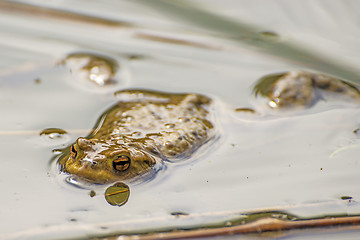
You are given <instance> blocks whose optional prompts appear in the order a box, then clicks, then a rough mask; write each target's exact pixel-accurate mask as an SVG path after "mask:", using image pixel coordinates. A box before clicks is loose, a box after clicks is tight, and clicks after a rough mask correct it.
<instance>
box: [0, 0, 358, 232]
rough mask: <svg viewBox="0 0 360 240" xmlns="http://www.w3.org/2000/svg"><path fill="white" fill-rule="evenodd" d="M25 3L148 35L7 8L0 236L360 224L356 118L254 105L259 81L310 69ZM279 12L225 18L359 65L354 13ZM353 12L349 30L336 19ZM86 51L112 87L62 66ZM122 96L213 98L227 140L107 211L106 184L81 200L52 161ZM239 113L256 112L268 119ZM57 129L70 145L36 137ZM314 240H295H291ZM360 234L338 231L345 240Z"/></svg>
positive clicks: (239, 48)
mask: <svg viewBox="0 0 360 240" xmlns="http://www.w3.org/2000/svg"><path fill="white" fill-rule="evenodd" d="M30 2H32V3H34V4H38V5H40V6H49V7H52V8H54V9H65V10H71V11H72V12H76V13H79V14H80V13H81V14H87V15H91V16H94V17H95V16H96V17H103V18H106V19H110V20H112V21H126V22H127V23H130V25H131V24H137V25H140V26H141V27H138V26H136V27H134V26H129V25H127V26H125V27H122V26H121V24H114V25H111V26H110V25H109V23H106V24H103V23H102V22H100V23H101V24H96V23H93V22H91V21H89V20H88V19H85V20H84V18H81V17H80V18H79V19H76V18H70V19H69V16H66V17H63V16H58V15H56V14H50V16H46V15H43V16H39V15H34V14H31V13H30V14H28V13H29V12H27V13H24V12H19V11H15V12H10V11H9V10H8V9H6V8H5V6H4V5H3V6H0V10H2V11H1V12H0V32H1V35H0V51H1V52H2V54H1V57H0V78H1V80H0V109H1V112H2V115H1V116H2V117H1V120H0V139H1V142H2V145H1V157H0V161H1V164H2V165H1V166H2V167H1V170H0V171H1V174H0V184H1V189H2V198H1V200H0V205H1V208H0V217H1V222H2V225H1V227H0V233H1V235H0V238H5V239H7V238H8V239H59V238H65V239H66V238H69V239H71V238H75V237H88V236H97V235H106V234H110V233H113V232H126V233H129V232H136V231H146V230H153V229H166V228H171V227H173V226H175V227H181V226H187V227H188V226H194V225H199V224H205V225H206V224H207V223H214V222H219V221H224V220H227V219H231V218H233V217H235V216H238V215H239V213H242V212H246V211H251V210H258V209H268V208H269V209H279V210H285V211H288V212H289V213H291V214H294V215H297V216H301V217H306V218H311V217H316V216H323V215H331V214H334V215H337V214H342V215H343V214H349V215H356V214H359V213H360V206H359V205H358V204H357V200H358V199H359V198H360V192H359V188H358V183H359V182H360V175H359V170H360V165H359V160H358V157H357V156H358V154H359V151H360V139H359V136H358V135H357V134H355V133H354V132H353V131H354V130H356V129H358V128H359V127H360V121H359V119H360V111H359V108H358V106H356V105H353V104H352V105H351V104H344V103H338V102H336V101H329V102H325V101H320V102H319V103H317V104H316V105H315V106H314V107H313V108H311V109H309V110H305V111H296V112H290V113H289V112H287V113H274V111H273V110H271V109H268V108H267V107H266V105H265V104H264V101H262V100H261V99H255V98H254V96H253V95H252V87H253V86H254V84H255V82H256V80H258V79H259V78H260V77H262V76H264V75H266V74H270V73H276V72H282V71H288V70H292V69H303V68H304V66H303V65H302V64H301V63H298V64H295V63H294V62H292V61H291V60H289V61H285V60H281V59H278V58H277V57H273V56H269V55H265V54H262V53H259V52H258V51H253V50H251V49H250V48H249V47H247V45H236V44H234V43H230V42H228V41H226V40H223V39H218V38H215V37H213V36H209V35H204V34H200V33H199V32H197V31H195V30H194V26H192V25H191V24H188V25H186V24H185V25H184V24H180V23H179V22H178V21H177V20H172V19H168V18H166V17H163V16H162V15H161V14H159V13H158V12H156V11H153V10H151V9H149V8H146V7H144V6H141V5H136V4H135V3H131V2H128V1H119V2H118V1H110V0H109V1H103V2H98V1H96V2H86V5H84V1H71V3H70V2H66V1H65V2H45V1H28V3H30ZM199 2H204V1H199ZM271 2H272V4H270V5H268V7H271V8H269V11H266V12H263V11H264V10H261V9H260V8H259V7H257V6H255V5H254V3H252V1H240V2H231V1H229V5H230V4H235V5H237V4H239V5H238V6H242V7H241V8H240V7H239V8H238V9H239V11H238V12H237V11H236V10H235V8H234V9H232V8H229V7H226V6H225V7H223V8H221V9H219V11H220V12H222V13H225V14H228V15H229V16H234V17H236V18H240V19H241V18H243V19H245V20H247V21H249V22H253V23H256V24H259V25H262V26H264V28H263V29H261V30H262V31H275V32H278V33H279V35H280V37H281V38H282V39H283V41H290V42H291V41H293V40H295V39H296V40H297V41H300V42H303V44H304V45H310V46H311V47H312V48H313V49H315V48H318V50H319V52H323V53H324V56H327V55H329V56H332V57H333V58H334V59H335V60H337V61H338V62H341V64H342V65H344V62H345V63H349V65H351V66H355V67H356V66H357V64H356V62H357V61H359V58H360V55H359V54H358V53H357V51H354V49H355V50H356V47H357V46H356V44H355V43H356V41H355V40H354V39H357V37H358V36H357V35H358V34H359V33H358V31H355V30H354V29H355V28H354V27H353V25H352V24H351V23H352V18H353V17H352V14H354V12H353V11H352V10H351V9H352V8H351V6H352V5H354V4H355V3H354V2H344V4H339V3H337V2H332V4H329V5H328V6H325V5H324V4H321V1H319V2H317V1H314V2H313V3H310V1H305V2H304V3H296V4H295V3H293V4H295V5H293V4H290V3H286V2H285V1H278V2H277V1H271ZM212 4H216V2H214V3H212ZM312 4H313V5H312ZM310 6H316V8H309V7H310ZM299 8H300V9H312V10H311V11H307V14H308V15H309V18H310V19H312V22H311V23H309V22H306V21H302V18H301V16H300V15H298V14H300V13H299V12H301V10H298V9H299ZM5 9H6V10H5ZM244 9H248V10H247V11H245V10H244ZM270 9H271V11H270ZM321 9H323V10H321ZM346 11H347V13H348V16H349V17H348V18H345V17H344V16H343V15H340V13H343V12H346ZM249 12H253V14H249ZM320 12H322V13H323V14H324V15H325V16H327V19H329V18H330V19H332V24H333V25H334V26H337V25H338V24H339V25H340V23H344V24H345V23H348V25H346V26H347V27H346V28H343V29H339V28H337V29H338V31H343V34H338V33H337V32H336V34H335V33H334V32H333V31H330V27H328V25H327V22H325V20H322V18H321V19H320V17H319V13H320ZM279 14H280V15H279ZM72 16H73V15H72ZM256 16H259V17H256ZM337 17H339V18H338V22H337V21H335V20H334V19H336V18H337ZM309 21H310V20H309ZM98 23H99V22H98ZM349 33H351V34H349ZM169 39H170V40H169ZM334 46H336V48H335V47H334ZM77 51H82V52H84V51H87V52H94V53H100V54H104V55H106V56H109V57H111V58H113V59H115V60H116V61H117V62H118V63H119V71H118V73H117V75H116V76H115V80H116V83H114V84H111V85H109V86H105V87H98V86H96V84H93V83H84V82H82V81H80V80H79V78H78V77H77V76H75V75H74V74H72V73H70V72H69V69H68V68H66V67H64V66H61V65H59V64H58V63H59V61H60V60H61V59H63V58H64V57H65V56H67V55H68V54H70V53H72V52H77ZM349 53H351V54H349ZM345 65H346V64H345ZM309 68H311V66H309ZM125 88H146V89H156V90H161V91H170V92H197V93H202V94H206V95H208V96H210V97H213V98H214V99H215V101H216V109H217V119H218V122H219V125H221V129H220V130H219V131H221V138H220V139H219V141H218V142H217V143H216V144H215V145H212V146H211V149H206V151H204V152H203V154H197V155H195V156H194V158H192V159H189V160H186V161H184V162H182V163H177V164H172V163H168V164H167V165H166V167H165V168H163V169H161V170H160V171H159V172H158V174H157V175H156V177H155V178H154V179H152V180H151V181H148V182H145V183H141V184H129V187H130V196H129V199H128V202H127V203H126V204H125V205H123V206H121V207H117V206H111V205H109V204H108V203H107V201H106V200H105V198H104V192H105V190H106V187H104V186H91V187H89V188H86V189H81V188H77V187H74V186H73V185H71V184H68V183H66V182H65V178H66V175H64V174H59V172H58V171H57V168H56V166H55V163H52V162H51V159H52V158H53V157H54V154H55V153H53V152H52V150H53V149H57V148H61V147H64V146H67V145H68V144H70V143H72V142H73V141H74V140H75V139H76V138H77V137H79V136H85V135H87V133H88V132H89V131H90V129H91V128H92V127H93V125H94V123H95V121H96V120H97V118H98V117H99V116H100V114H101V113H102V112H103V111H104V110H106V109H107V108H108V107H109V106H111V105H112V104H113V103H114V102H115V101H116V98H115V97H114V95H113V92H115V91H116V90H120V89H125ZM236 108H255V109H256V110H258V111H260V112H262V114H261V115H254V114H251V113H247V112H241V111H235V109H236ZM48 128H59V129H63V130H65V131H66V132H67V133H66V134H64V135H61V134H60V135H56V134H55V135H52V136H50V135H47V134H42V135H41V134H40V133H41V132H42V131H43V130H44V129H48ZM91 190H93V191H94V192H91ZM94 193H95V195H94ZM90 195H91V196H90ZM342 196H350V197H352V201H351V202H349V201H348V200H342V199H341V197H342ZM172 213H173V214H172ZM174 213H182V214H184V215H185V217H179V216H178V215H177V214H174ZM317 234H319V233H314V234H313V235H311V234H310V235H309V233H307V235H306V234H304V235H301V233H299V234H298V235H294V236H292V237H290V239H291V238H293V239H297V237H299V238H301V237H304V238H309V239H310V238H316V237H318V235H317ZM357 234H358V231H354V230H353V231H347V232H337V233H336V235H337V236H339V238H342V239H353V238H352V237H353V236H356V235H357Z"/></svg>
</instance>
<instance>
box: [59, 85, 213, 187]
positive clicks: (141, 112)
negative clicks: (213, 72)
mask: <svg viewBox="0 0 360 240" xmlns="http://www.w3.org/2000/svg"><path fill="white" fill-rule="evenodd" d="M116 96H117V97H119V98H120V101H119V102H118V103H117V104H115V105H114V106H112V107H111V108H110V109H108V110H107V111H106V112H105V113H104V114H103V115H102V116H101V117H100V118H99V120H98V123H97V124H96V126H95V128H94V130H93V131H92V132H91V133H90V134H89V135H88V136H87V137H86V138H82V137H80V138H78V139H77V140H76V142H75V143H74V144H72V145H71V146H70V147H68V148H66V149H64V150H63V153H62V155H60V157H59V160H58V164H59V165H60V169H61V170H62V171H63V172H67V173H70V174H71V175H73V176H77V177H78V178H80V179H83V180H86V181H88V182H91V183H100V184H105V183H112V182H115V181H124V180H125V181H126V180H130V179H134V178H135V177H137V176H144V175H149V174H150V175H152V174H154V173H155V172H156V170H155V165H161V164H162V162H163V160H167V161H176V160H180V159H184V158H188V157H190V155H191V154H192V153H193V152H194V151H195V150H197V149H198V148H199V147H200V146H202V145H204V144H205V143H206V142H209V141H210V140H211V139H214V138H215V129H214V125H213V123H212V121H211V115H212V114H211V113H210V112H209V110H211V105H212V101H211V100H210V99H209V98H208V97H205V96H203V95H199V94H171V93H161V92H155V91H146V90H126V91H120V92H117V93H116Z"/></svg>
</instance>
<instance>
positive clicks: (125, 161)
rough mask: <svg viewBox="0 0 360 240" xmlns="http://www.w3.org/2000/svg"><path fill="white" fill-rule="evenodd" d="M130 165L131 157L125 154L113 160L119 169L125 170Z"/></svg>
mask: <svg viewBox="0 0 360 240" xmlns="http://www.w3.org/2000/svg"><path fill="white" fill-rule="evenodd" d="M129 167H130V158H129V157H128V156H125V155H120V156H118V157H117V158H115V159H114V161H113V168H114V169H115V170H117V171H121V172H123V171H125V170H126V169H128V168H129Z"/></svg>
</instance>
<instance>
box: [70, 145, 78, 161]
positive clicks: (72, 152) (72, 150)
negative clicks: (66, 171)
mask: <svg viewBox="0 0 360 240" xmlns="http://www.w3.org/2000/svg"><path fill="white" fill-rule="evenodd" d="M77 152H78V149H77V146H76V144H73V145H71V147H70V155H71V157H73V158H76V156H77Z"/></svg>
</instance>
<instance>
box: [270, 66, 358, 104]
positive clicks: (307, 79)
mask: <svg viewBox="0 0 360 240" xmlns="http://www.w3.org/2000/svg"><path fill="white" fill-rule="evenodd" d="M317 89H319V90H323V91H327V92H333V93H340V94H341V95H342V96H346V97H349V98H352V99H356V100H360V92H359V90H358V89H357V88H356V87H355V86H353V85H351V84H349V83H346V82H344V81H342V80H340V79H336V78H333V77H331V76H327V75H325V74H318V73H310V72H306V71H290V72H287V73H285V74H283V75H281V76H280V77H279V78H278V79H277V80H276V81H275V82H274V83H273V84H272V87H271V89H270V92H269V93H268V94H267V95H268V98H269V99H270V101H269V106H270V107H272V108H283V107H296V106H310V105H312V104H313V103H314V102H315V101H316V99H318V98H319V96H318V92H317Z"/></svg>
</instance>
